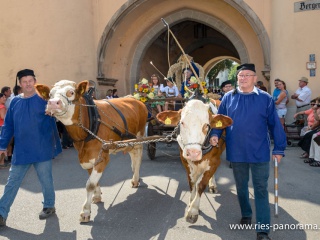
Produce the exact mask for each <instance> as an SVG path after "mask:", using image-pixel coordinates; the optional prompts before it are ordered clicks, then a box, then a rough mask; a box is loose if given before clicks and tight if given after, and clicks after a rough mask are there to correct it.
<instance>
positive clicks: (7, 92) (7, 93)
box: [1, 86, 11, 109]
mask: <svg viewBox="0 0 320 240" xmlns="http://www.w3.org/2000/svg"><path fill="white" fill-rule="evenodd" d="M1 93H2V94H4V95H5V96H6V104H5V106H6V109H8V108H9V105H10V101H11V98H10V97H11V88H10V87H7V86H5V87H3V88H2V89H1Z"/></svg>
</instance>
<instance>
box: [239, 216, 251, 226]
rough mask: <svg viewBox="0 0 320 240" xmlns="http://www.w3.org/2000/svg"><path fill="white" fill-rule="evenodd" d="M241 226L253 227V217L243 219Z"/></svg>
mask: <svg viewBox="0 0 320 240" xmlns="http://www.w3.org/2000/svg"><path fill="white" fill-rule="evenodd" d="M240 225H251V217H243V218H241V220H240Z"/></svg>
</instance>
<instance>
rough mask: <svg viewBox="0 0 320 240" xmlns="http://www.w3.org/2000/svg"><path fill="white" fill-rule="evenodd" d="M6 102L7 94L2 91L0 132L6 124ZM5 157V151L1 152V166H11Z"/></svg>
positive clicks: (0, 94)
mask: <svg viewBox="0 0 320 240" xmlns="http://www.w3.org/2000/svg"><path fill="white" fill-rule="evenodd" d="M5 103H6V96H5V95H4V94H3V93H0V134H1V129H2V126H3V124H4V118H5V116H6V113H7V109H6V106H5ZM4 158H5V154H4V153H2V154H0V168H8V167H10V164H7V163H5V161H4Z"/></svg>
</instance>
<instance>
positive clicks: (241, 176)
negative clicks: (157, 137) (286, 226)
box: [232, 162, 270, 232]
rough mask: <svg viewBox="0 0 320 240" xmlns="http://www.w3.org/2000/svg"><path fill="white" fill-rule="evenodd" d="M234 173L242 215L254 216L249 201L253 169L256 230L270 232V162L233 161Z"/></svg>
mask: <svg viewBox="0 0 320 240" xmlns="http://www.w3.org/2000/svg"><path fill="white" fill-rule="evenodd" d="M232 169H233V175H234V178H235V182H236V187H237V194H238V200H239V204H240V208H241V214H242V217H252V209H251V205H250V201H249V189H248V182H249V169H251V175H252V183H253V189H254V203H255V209H256V224H257V227H256V231H257V232H269V231H270V229H269V226H270V205H269V193H268V179H269V170H270V162H263V163H235V162H233V163H232Z"/></svg>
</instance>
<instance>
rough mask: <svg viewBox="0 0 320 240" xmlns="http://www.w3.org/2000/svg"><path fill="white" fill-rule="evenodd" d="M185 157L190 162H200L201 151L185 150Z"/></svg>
mask: <svg viewBox="0 0 320 240" xmlns="http://www.w3.org/2000/svg"><path fill="white" fill-rule="evenodd" d="M187 157H188V158H190V159H191V160H201V150H198V149H193V148H191V149H187Z"/></svg>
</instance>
